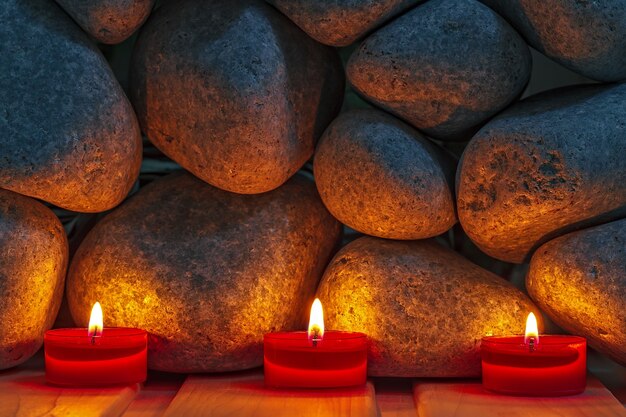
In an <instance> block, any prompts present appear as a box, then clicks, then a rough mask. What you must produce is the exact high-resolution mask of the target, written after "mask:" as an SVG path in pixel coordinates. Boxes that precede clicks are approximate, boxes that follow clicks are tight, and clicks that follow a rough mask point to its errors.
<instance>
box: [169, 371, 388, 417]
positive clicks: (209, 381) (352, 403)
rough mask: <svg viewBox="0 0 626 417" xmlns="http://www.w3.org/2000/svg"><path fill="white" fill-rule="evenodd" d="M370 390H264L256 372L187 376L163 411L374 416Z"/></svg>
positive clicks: (235, 416) (239, 416) (216, 415)
mask: <svg viewBox="0 0 626 417" xmlns="http://www.w3.org/2000/svg"><path fill="white" fill-rule="evenodd" d="M377 415H378V413H377V409H376V399H375V396H374V388H373V386H372V384H370V383H368V384H367V385H366V386H365V387H362V388H355V389H333V390H277V389H268V388H266V387H265V385H264V382H263V374H262V373H261V372H259V371H254V372H248V373H237V374H232V375H226V376H195V375H190V376H189V377H187V380H186V381H185V383H184V384H183V385H182V387H181V388H180V390H179V391H178V394H177V395H176V398H174V400H173V401H172V403H171V404H170V406H169V407H168V409H167V410H166V412H165V416H166V417H178V416H185V417H194V416H213V417H220V416H228V417H245V416H255V417H263V416H268V417H283V416H285V417H293V416H297V417H333V416H343V417H375V416H377Z"/></svg>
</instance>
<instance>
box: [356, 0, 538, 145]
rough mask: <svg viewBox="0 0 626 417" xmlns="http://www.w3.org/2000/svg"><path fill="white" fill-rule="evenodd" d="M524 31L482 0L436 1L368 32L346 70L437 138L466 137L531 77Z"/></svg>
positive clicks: (371, 94) (370, 96) (371, 96)
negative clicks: (519, 29) (514, 27)
mask: <svg viewBox="0 0 626 417" xmlns="http://www.w3.org/2000/svg"><path fill="white" fill-rule="evenodd" d="M530 68H531V59H530V52H529V50H528V47H527V46H526V44H525V43H524V41H523V40H522V38H521V37H520V36H519V35H518V34H517V32H515V30H513V29H512V28H511V27H510V26H509V25H508V23H506V21H504V19H502V18H501V17H500V16H498V15H497V14H496V13H495V12H494V11H492V10H491V9H489V8H488V7H487V6H485V5H483V4H481V3H479V2H478V1H476V0H430V1H427V2H426V3H424V4H422V5H419V6H417V7H416V8H414V9H412V10H410V11H408V12H407V13H405V14H403V15H402V16H400V17H399V18H397V19H396V20H394V21H392V22H391V23H389V24H388V25H386V26H385V27H383V28H381V29H380V30H378V31H376V32H374V33H373V34H372V35H371V36H369V37H368V38H366V39H365V41H364V42H363V43H362V44H361V46H360V47H359V49H357V51H355V52H354V53H353V54H352V56H351V57H350V60H349V61H348V65H347V69H346V73H347V76H348V80H349V81H350V83H351V84H352V85H353V86H354V87H355V89H356V90H357V91H358V92H359V93H360V94H362V95H363V96H364V97H365V98H366V99H367V100H370V101H372V102H373V103H374V104H376V105H377V106H380V107H382V108H383V109H385V110H388V111H389V112H391V113H393V114H395V115H397V116H399V117H400V118H402V119H404V120H406V121H407V122H409V123H411V124H412V125H413V126H415V127H417V128H418V129H420V130H422V131H423V132H425V133H426V134H428V135H429V136H432V137H435V138H437V139H447V140H464V139H466V138H467V136H469V135H470V134H471V133H473V132H474V131H475V130H476V129H477V128H478V127H479V126H480V125H481V124H482V123H483V122H484V121H485V120H487V119H488V118H490V117H491V116H493V115H495V114H496V113H497V112H499V111H500V110H502V109H503V108H504V107H506V106H507V105H508V104H510V103H511V102H512V101H513V100H514V99H515V98H516V97H518V96H519V95H520V94H521V92H522V90H523V89H524V87H525V86H526V83H527V82H528V78H529V77H530Z"/></svg>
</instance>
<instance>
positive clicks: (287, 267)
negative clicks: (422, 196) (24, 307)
mask: <svg viewBox="0 0 626 417" xmlns="http://www.w3.org/2000/svg"><path fill="white" fill-rule="evenodd" d="M340 233H341V228H340V224H339V223H338V222H337V221H336V220H335V219H334V218H333V217H332V216H331V215H330V213H328V211H327V210H326V208H325V207H324V205H323V204H322V202H321V200H320V198H319V196H318V194H317V191H316V190H315V185H314V184H313V182H312V181H310V180H307V179H305V178H303V177H302V176H300V175H296V176H294V177H293V178H292V179H290V180H289V181H288V182H287V183H286V184H284V185H283V186H282V187H280V188H278V189H276V190H273V191H271V192H268V193H263V194H258V195H240V194H234V193H229V192H226V191H222V190H219V189H217V188H214V187H212V186H210V185H208V184H206V183H204V182H202V181H200V180H199V179H197V178H195V177H193V176H192V175H190V174H187V173H176V174H171V175H169V176H167V177H165V178H163V179H160V180H157V181H155V182H153V183H152V184H150V185H148V186H146V187H145V188H143V189H142V190H141V191H139V193H138V194H137V195H136V196H134V197H132V198H131V199H130V200H129V201H128V202H127V203H125V204H124V205H122V206H121V207H120V208H119V209H117V210H115V211H113V212H112V213H111V214H109V215H108V216H107V217H105V218H104V219H103V220H102V221H101V222H100V223H99V224H98V225H96V227H95V228H94V229H93V230H92V231H91V232H90V233H89V235H88V236H87V237H86V239H85V240H84V241H83V243H82V244H81V246H80V248H79V249H78V251H77V253H76V256H75V257H74V259H73V261H72V265H71V267H70V272H69V274H68V284H67V298H68V301H69V306H70V310H71V312H72V316H73V317H74V319H75V321H76V322H77V324H79V325H86V324H87V322H88V320H89V311H90V308H91V304H92V303H93V300H99V301H100V303H101V304H102V307H103V310H104V314H105V320H106V322H105V325H108V326H132V327H140V328H142V329H146V330H147V331H148V332H149V333H150V336H149V359H148V362H149V366H150V367H151V368H152V369H159V370H164V371H171V372H220V371H233V370H239V369H247V368H252V367H256V366H260V365H262V363H263V352H262V351H263V335H264V334H265V333H267V332H270V331H275V330H295V329H304V328H305V326H306V323H307V314H308V311H306V310H307V308H308V306H310V305H311V302H312V301H313V295H314V293H315V288H316V287H317V283H318V281H319V279H320V277H321V275H322V272H323V270H324V267H325V266H326V264H327V262H328V260H329V258H330V256H331V252H332V250H333V249H334V247H335V245H336V243H337V240H338V238H339V236H340Z"/></svg>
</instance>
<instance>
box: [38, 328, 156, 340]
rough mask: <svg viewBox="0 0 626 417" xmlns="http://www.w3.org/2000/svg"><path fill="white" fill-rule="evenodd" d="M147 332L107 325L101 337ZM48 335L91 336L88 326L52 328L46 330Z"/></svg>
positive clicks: (127, 335)
mask: <svg viewBox="0 0 626 417" xmlns="http://www.w3.org/2000/svg"><path fill="white" fill-rule="evenodd" d="M146 334H147V332H146V331H145V330H142V329H135V328H132V327H105V328H104V330H103V332H102V336H99V337H103V338H104V337H106V338H122V337H131V336H143V335H146ZM46 336H47V337H53V338H77V337H78V338H89V336H88V329H87V328H86V327H82V328H80V327H73V328H62V329H52V330H48V331H46Z"/></svg>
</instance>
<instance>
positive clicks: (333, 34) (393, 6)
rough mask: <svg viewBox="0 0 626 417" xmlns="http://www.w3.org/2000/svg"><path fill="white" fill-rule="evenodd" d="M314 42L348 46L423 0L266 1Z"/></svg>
mask: <svg viewBox="0 0 626 417" xmlns="http://www.w3.org/2000/svg"><path fill="white" fill-rule="evenodd" d="M267 1H268V3H271V4H273V5H274V6H275V7H276V8H277V9H278V10H280V11H281V12H283V13H284V14H285V15H287V17H289V18H290V19H291V20H293V22H294V23H295V24H296V25H298V26H300V28H302V30H304V31H305V32H306V33H308V34H309V36H311V37H312V38H313V39H315V40H317V41H319V42H321V43H324V44H326V45H332V46H347V45H350V44H351V43H352V42H354V41H356V40H357V39H358V38H360V37H362V36H363V35H365V34H366V33H368V32H370V31H372V30H374V29H376V28H377V27H378V26H380V25H382V24H383V23H385V22H386V21H388V20H390V19H392V18H393V17H395V16H396V15H398V14H400V13H402V12H403V11H405V10H407V9H409V8H411V7H413V6H415V5H416V4H418V3H421V2H422V1H423V0H315V1H311V0H267Z"/></svg>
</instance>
